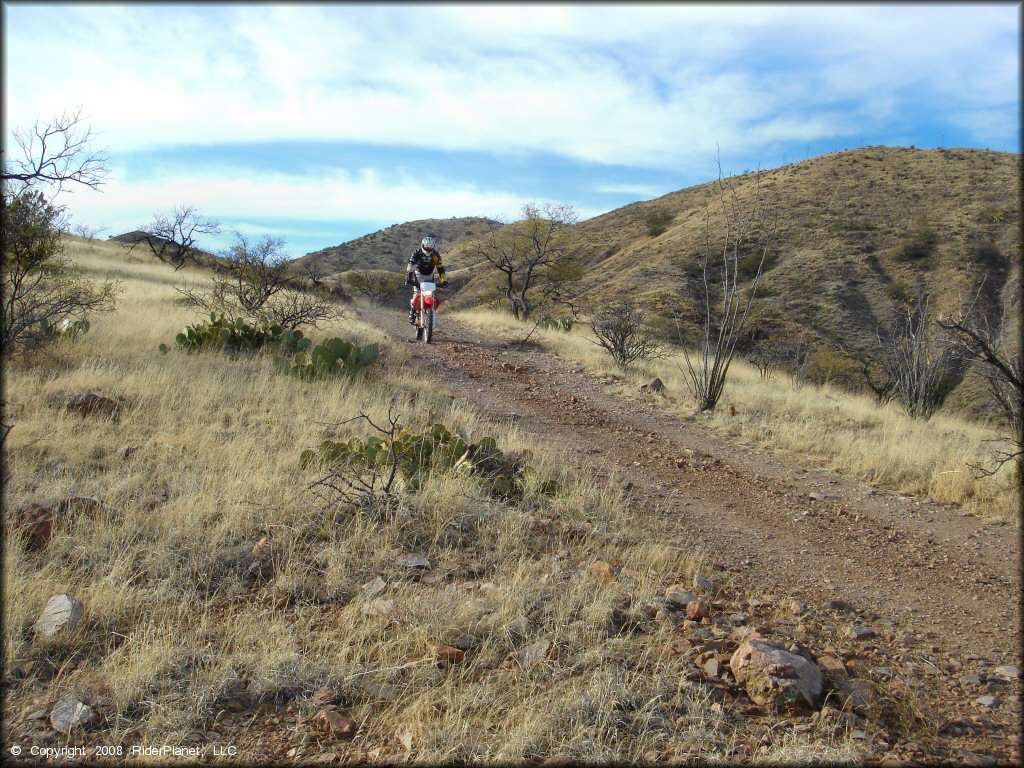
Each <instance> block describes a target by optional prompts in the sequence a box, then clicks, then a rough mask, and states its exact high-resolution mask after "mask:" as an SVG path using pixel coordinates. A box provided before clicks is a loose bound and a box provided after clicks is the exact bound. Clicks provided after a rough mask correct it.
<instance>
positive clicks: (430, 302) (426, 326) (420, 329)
mask: <svg viewBox="0 0 1024 768" xmlns="http://www.w3.org/2000/svg"><path fill="white" fill-rule="evenodd" d="M419 286H420V290H419V292H418V293H417V294H416V295H415V296H414V297H413V299H412V307H413V310H414V311H415V313H416V322H415V326H416V341H423V342H425V343H426V344H429V343H430V342H431V340H432V339H433V338H434V315H435V313H436V312H437V307H438V304H439V302H438V299H437V285H436V284H435V283H434V282H433V281H431V282H421V283H420V284H419Z"/></svg>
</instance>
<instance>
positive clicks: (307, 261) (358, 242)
mask: <svg viewBox="0 0 1024 768" xmlns="http://www.w3.org/2000/svg"><path fill="white" fill-rule="evenodd" d="M496 223H497V222H493V221H491V220H490V219H486V218H480V217H476V216H466V217H462V218H450V219H418V220H417V221H407V222H405V223H404V224H394V225H392V226H390V227H387V228H385V229H382V230H379V231H377V232H373V233H372V234H369V235H364V236H363V237H358V238H356V239H355V240H351V241H349V242H347V243H342V244H341V245H335V246H332V247H330V248H324V249H322V250H319V251H314V252H313V253H307V254H306V255H305V256H302V257H301V258H299V259H296V260H295V264H296V266H297V267H298V268H299V269H306V268H316V269H319V271H320V272H321V273H323V274H325V275H332V274H335V273H337V272H346V271H348V270H351V269H361V268H371V269H392V270H401V269H404V268H405V265H406V263H407V262H408V260H409V255H410V254H411V253H412V252H413V251H414V250H415V249H416V247H417V246H418V245H419V243H420V240H422V239H423V238H424V237H426V236H427V235H431V236H433V237H435V238H437V241H438V245H439V247H440V249H441V253H442V255H443V254H445V253H447V251H448V249H449V248H451V247H452V246H454V245H455V244H457V243H458V242H459V241H461V240H464V239H466V238H467V237H472V236H474V235H479V234H481V233H483V232H485V231H486V230H487V227H488V226H490V225H493V224H496Z"/></svg>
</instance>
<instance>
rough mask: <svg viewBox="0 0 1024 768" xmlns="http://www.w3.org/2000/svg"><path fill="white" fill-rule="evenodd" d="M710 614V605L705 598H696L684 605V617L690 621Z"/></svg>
mask: <svg viewBox="0 0 1024 768" xmlns="http://www.w3.org/2000/svg"><path fill="white" fill-rule="evenodd" d="M710 615H711V606H709V605H708V603H707V601H706V600H703V599H701V598H699V597H698V598H697V599H696V600H694V601H693V602H691V603H690V604H689V605H687V606H686V618H688V619H689V620H690V621H700V620H701V619H706V618H707V617H708V616H710Z"/></svg>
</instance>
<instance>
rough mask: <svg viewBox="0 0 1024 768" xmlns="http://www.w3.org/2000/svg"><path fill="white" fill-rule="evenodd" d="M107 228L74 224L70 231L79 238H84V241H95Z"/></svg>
mask: <svg viewBox="0 0 1024 768" xmlns="http://www.w3.org/2000/svg"><path fill="white" fill-rule="evenodd" d="M108 229H110V228H109V227H92V226H89V225H88V224H75V226H74V227H72V229H71V231H72V232H74V233H75V234H76V235H78V236H79V237H84V238H85V239H86V240H95V239H96V238H97V237H99V236H100V235H101V234H102V233H103V232H106V231H107V230H108Z"/></svg>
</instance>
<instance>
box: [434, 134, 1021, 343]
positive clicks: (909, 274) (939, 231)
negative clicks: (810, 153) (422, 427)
mask: <svg viewBox="0 0 1024 768" xmlns="http://www.w3.org/2000/svg"><path fill="white" fill-rule="evenodd" d="M1020 178H1021V158H1020V155H1015V154H1009V153H1002V152H990V151H984V150H972V149H950V150H918V149H913V148H892V147H866V148H861V149H856V150H850V151H846V152H837V153H833V154H828V155H822V156H820V157H816V158H813V159H810V160H807V161H804V162H800V163H794V164H792V165H787V166H783V167H781V168H776V169H773V170H769V171H765V172H763V173H762V174H761V178H760V185H761V191H762V193H763V194H765V195H767V196H768V199H769V200H771V201H772V208H773V210H774V212H775V213H776V214H777V216H778V234H777V238H776V240H775V244H774V247H773V249H772V253H771V257H770V261H771V263H770V264H769V265H768V268H767V271H766V273H765V278H766V279H765V280H764V283H763V286H762V290H761V296H762V299H763V301H762V302H761V303H760V307H759V308H758V310H759V311H758V324H759V326H760V327H761V329H762V331H763V332H764V333H766V334H768V335H778V336H781V335H791V334H793V333H794V332H797V331H799V330H801V329H804V330H806V331H809V332H810V333H811V335H812V337H817V339H818V340H819V342H824V341H825V340H827V339H836V338H839V339H842V340H843V341H844V342H846V343H847V344H851V345H852V346H854V347H858V346H860V347H863V346H866V345H867V344H869V343H870V341H871V340H872V339H873V338H874V334H875V329H876V327H877V326H878V324H879V322H881V321H883V320H885V319H886V318H888V317H889V315H890V313H891V312H892V311H893V310H894V309H895V308H896V307H897V306H898V305H899V302H900V301H902V300H904V299H905V298H906V297H908V296H912V295H914V293H915V291H916V290H918V287H919V286H920V285H927V286H931V289H932V291H933V294H934V296H935V298H936V301H935V302H933V305H934V306H935V307H936V308H937V310H938V311H943V310H948V309H951V308H952V307H953V305H954V304H955V303H956V302H957V301H958V300H959V299H960V298H962V297H964V296H967V294H968V293H969V292H970V291H971V287H972V286H974V285H976V283H977V282H978V281H979V280H980V279H981V278H982V277H984V278H985V290H984V292H983V295H982V297H981V301H980V303H981V304H982V305H983V307H984V308H985V309H986V310H987V311H996V312H998V311H1000V310H1001V309H1002V307H1003V305H1004V304H1005V303H1006V302H1007V301H1008V300H1010V299H1011V298H1012V297H1013V296H1015V295H1016V294H1017V290H1018V289H1019V281H1020V246H1021V240H1020ZM755 180H756V176H755V174H753V173H746V174H744V175H740V176H736V177H734V178H733V182H734V183H735V186H736V191H737V194H738V196H739V198H740V199H741V200H743V201H749V200H750V199H752V197H753V195H754V193H755V191H756V187H755ZM713 185H714V184H713V182H712V183H711V184H703V185H700V186H695V187H690V188H687V189H683V190H680V191H678V192H673V193H670V194H668V195H665V196H663V197H660V198H657V199H655V200H650V201H645V202H639V203H634V204H631V205H628V206H625V207H623V208H619V209H616V210H614V211H611V212H609V213H607V214H603V215H601V216H596V217H594V218H592V219H588V220H586V221H583V222H581V223H580V224H579V225H578V230H577V231H578V235H579V242H580V247H581V250H582V253H583V262H584V263H585V264H586V265H588V277H587V278H586V283H587V287H588V289H589V291H588V293H589V296H590V297H591V298H592V299H601V298H605V297H611V296H614V295H621V294H628V295H632V296H634V297H636V298H638V299H641V300H645V301H648V302H651V303H652V304H653V305H654V306H655V307H657V308H658V310H659V311H660V312H661V314H662V315H664V316H670V315H671V312H672V310H673V309H675V310H677V311H679V312H681V314H682V315H683V317H684V318H687V317H689V318H695V317H696V316H697V313H696V312H695V310H696V308H697V305H696V301H695V294H694V292H693V291H692V290H689V291H688V290H687V289H686V288H685V286H686V283H687V273H688V272H689V273H691V274H693V271H694V267H695V264H696V258H697V256H698V255H699V254H700V252H701V243H702V239H703V227H704V212H705V199H706V194H707V193H708V192H709V191H713ZM653 213H664V214H666V215H667V216H668V217H670V218H671V221H670V223H669V224H668V226H667V229H666V230H665V231H664V232H663V233H662V234H660V235H658V236H656V237H655V236H651V235H650V234H648V223H647V221H648V217H649V216H651V214H653ZM459 250H461V249H456V251H455V252H453V254H452V261H453V263H455V262H459V261H460V259H459V253H458V251H459ZM461 261H465V259H462V260H461ZM486 281H487V276H486V275H483V274H481V275H480V276H478V277H477V278H476V279H475V280H474V281H472V282H471V283H470V284H469V286H468V290H467V291H465V292H464V294H463V295H462V296H461V297H460V304H461V305H463V306H469V305H472V304H473V303H474V302H475V301H476V300H478V299H479V298H480V297H481V296H482V295H483V293H484V292H485V290H486V289H485V283H486ZM1013 311H1016V312H1019V309H1017V310H1013Z"/></svg>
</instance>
